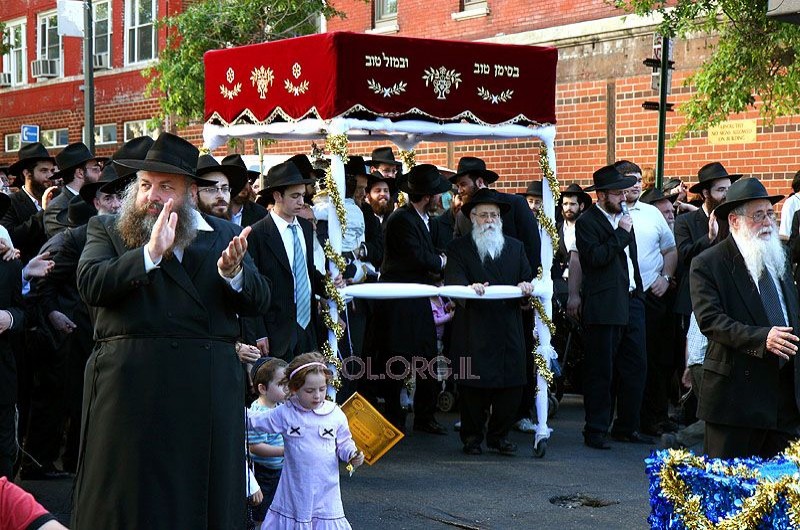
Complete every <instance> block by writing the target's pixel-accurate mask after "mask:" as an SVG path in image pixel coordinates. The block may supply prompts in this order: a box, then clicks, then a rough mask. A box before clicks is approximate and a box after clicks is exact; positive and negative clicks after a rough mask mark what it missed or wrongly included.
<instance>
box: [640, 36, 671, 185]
mask: <svg viewBox="0 0 800 530" xmlns="http://www.w3.org/2000/svg"><path fill="white" fill-rule="evenodd" d="M660 41H661V42H660V52H659V51H658V50H659V46H656V44H655V42H654V44H653V51H654V52H655V53H656V55H658V54H659V53H660V57H656V58H651V59H645V60H644V65H645V66H649V67H651V68H652V69H653V73H654V74H655V72H658V103H656V102H655V101H645V102H644V103H643V104H642V108H644V109H645V110H657V111H658V140H657V151H656V181H655V186H656V188H658V189H661V186H662V185H663V182H664V143H665V141H666V136H667V111H670V112H671V111H672V103H667V95H669V93H670V92H671V90H670V88H671V87H670V85H671V83H672V72H671V70H672V68H673V64H674V62H673V61H672V60H671V59H670V55H671V51H670V47H671V44H672V43H671V41H670V39H669V38H668V37H665V36H661V37H660ZM654 84H655V80H654ZM653 88H655V86H653Z"/></svg>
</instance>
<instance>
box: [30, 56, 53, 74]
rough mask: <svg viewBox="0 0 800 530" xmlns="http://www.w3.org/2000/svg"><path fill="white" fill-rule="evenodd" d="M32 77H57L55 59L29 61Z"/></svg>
mask: <svg viewBox="0 0 800 530" xmlns="http://www.w3.org/2000/svg"><path fill="white" fill-rule="evenodd" d="M31 71H32V72H33V77H58V61H57V60H56V59H37V60H36V61H31Z"/></svg>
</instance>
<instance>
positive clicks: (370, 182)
mask: <svg viewBox="0 0 800 530" xmlns="http://www.w3.org/2000/svg"><path fill="white" fill-rule="evenodd" d="M396 181H397V179H387V178H386V177H384V176H383V173H381V172H380V171H373V172H372V173H370V174H369V175H367V188H366V191H367V193H369V190H371V189H372V186H374V185H375V184H377V183H378V182H385V183H386V185H387V186H389V193H391V194H394V193H395V192H396V191H397V182H396ZM402 182H405V177H404V178H403V180H402Z"/></svg>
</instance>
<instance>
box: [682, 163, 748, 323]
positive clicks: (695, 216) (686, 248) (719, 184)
mask: <svg viewBox="0 0 800 530" xmlns="http://www.w3.org/2000/svg"><path fill="white" fill-rule="evenodd" d="M697 176H698V182H697V184H695V185H694V186H692V187H691V188H689V191H690V192H692V193H699V194H700V195H702V197H703V206H702V207H700V208H698V209H697V210H695V211H693V212H689V213H686V214H683V215H679V216H678V217H677V218H676V219H675V245H676V246H677V247H678V263H679V264H680V265H681V266H682V269H683V271H688V270H689V268H690V267H691V265H692V260H693V259H694V258H695V257H696V256H697V255H698V254H700V253H701V252H703V251H704V250H706V249H707V248H710V247H711V246H712V245H714V244H715V243H716V242H717V241H718V239H717V236H718V234H719V225H718V223H717V219H716V218H715V217H714V216H713V211H714V209H715V208H716V207H717V206H719V205H720V204H722V203H724V202H725V196H726V195H727V193H728V188H730V187H731V184H732V183H733V182H736V180H737V179H738V178H739V177H741V176H742V175H740V174H733V175H732V174H729V173H728V171H727V170H726V169H725V167H724V166H723V165H722V164H720V163H719V162H711V163H709V164H706V165H704V166H703V167H701V168H700V171H698V172H697ZM679 282H680V283H679V284H678V292H677V294H676V298H675V312H676V313H679V314H681V315H683V316H684V328H683V330H684V333H686V331H688V330H689V315H690V314H691V312H692V299H691V296H690V293H689V275H688V274H685V273H684V274H681V275H680V280H679Z"/></svg>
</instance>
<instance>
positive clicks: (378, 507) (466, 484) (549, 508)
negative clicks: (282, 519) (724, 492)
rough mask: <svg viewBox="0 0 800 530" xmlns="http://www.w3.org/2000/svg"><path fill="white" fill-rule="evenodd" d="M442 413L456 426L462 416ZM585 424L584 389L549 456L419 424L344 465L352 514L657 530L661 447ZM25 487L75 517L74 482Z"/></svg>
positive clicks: (385, 524) (422, 521) (363, 522)
mask: <svg viewBox="0 0 800 530" xmlns="http://www.w3.org/2000/svg"><path fill="white" fill-rule="evenodd" d="M439 419H440V421H441V422H442V423H443V424H445V425H448V426H451V425H452V424H453V423H454V422H455V421H456V419H457V417H456V415H455V414H440V415H439ZM582 425H583V406H582V401H581V397H579V396H570V395H568V396H565V397H564V399H563V401H562V402H561V406H560V408H559V411H558V414H557V416H556V417H555V418H554V419H553V420H552V421H551V422H550V426H551V427H552V428H553V429H554V431H553V435H552V437H551V438H550V442H549V446H548V449H547V454H546V455H545V456H544V458H541V459H539V458H534V457H533V456H532V450H531V439H532V436H531V435H524V434H522V433H518V432H514V433H512V436H511V438H512V441H515V442H517V443H518V444H519V446H520V451H519V453H518V454H517V455H516V456H512V457H507V456H500V455H498V454H496V453H493V452H488V451H484V454H483V455H481V456H467V455H465V454H463V453H462V452H461V442H460V440H459V438H458V433H456V432H450V433H449V434H448V435H447V436H434V435H430V434H422V433H414V432H409V434H408V435H407V436H406V437H405V438H404V439H403V440H402V441H401V442H400V443H399V444H398V445H397V446H395V447H394V448H393V449H392V450H391V451H390V452H389V453H388V454H387V455H386V456H384V457H383V459H381V460H380V461H379V462H377V463H376V464H375V465H374V466H372V467H369V466H366V465H365V466H362V467H361V468H359V469H358V470H357V471H356V473H355V474H354V476H353V477H348V476H347V474H346V473H345V472H344V470H343V471H342V477H341V488H342V498H343V501H344V508H345V512H346V514H347V517H348V519H349V521H350V523H351V524H352V525H353V527H354V528H356V529H359V528H360V529H368V530H372V529H379V530H395V529H397V530H401V529H408V530H411V529H425V530H437V529H453V528H462V529H479V530H490V529H492V530H494V529H504V530H505V529H539V528H542V529H556V530H568V529H573V528H574V529H592V528H597V529H604V530H605V529H631V528H647V527H648V525H647V516H648V514H649V510H650V509H649V504H648V487H647V477H646V476H645V473H644V458H645V457H646V456H648V455H649V453H650V451H651V449H652V448H651V447H648V446H643V445H631V444H623V443H616V442H612V448H611V450H610V451H598V450H594V449H589V448H587V447H585V446H584V445H583V443H582V442H583V439H582V437H581V428H582ZM22 486H23V487H24V488H25V489H27V490H28V491H30V492H32V493H33V494H34V495H35V496H36V497H37V498H38V499H39V501H40V502H42V504H44V505H45V507H47V508H48V509H49V510H51V511H52V512H53V513H54V514H56V515H57V516H58V517H59V518H60V519H62V521H63V522H67V521H68V520H69V511H70V503H69V497H70V492H71V488H72V483H71V481H57V482H47V481H27V482H22ZM558 497H561V498H562V500H561V501H560V502H557V501H556V498H558ZM585 504H588V505H592V506H587V505H585Z"/></svg>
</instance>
